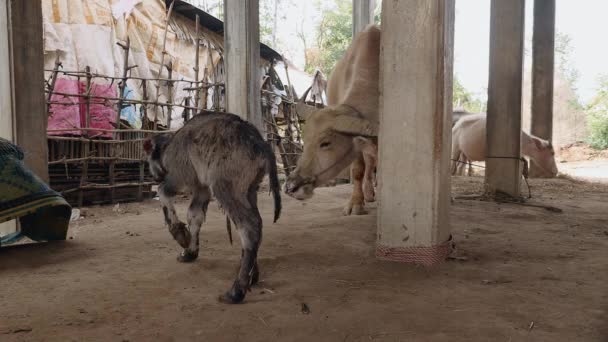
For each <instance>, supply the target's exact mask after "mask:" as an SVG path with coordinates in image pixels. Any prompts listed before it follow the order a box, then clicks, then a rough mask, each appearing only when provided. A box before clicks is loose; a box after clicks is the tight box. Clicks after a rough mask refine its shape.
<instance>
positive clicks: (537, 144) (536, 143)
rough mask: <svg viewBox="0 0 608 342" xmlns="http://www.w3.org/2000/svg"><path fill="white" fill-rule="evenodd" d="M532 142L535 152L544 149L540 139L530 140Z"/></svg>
mask: <svg viewBox="0 0 608 342" xmlns="http://www.w3.org/2000/svg"><path fill="white" fill-rule="evenodd" d="M532 141H534V145H535V146H536V149H537V150H539V151H540V150H542V149H543V148H544V146H543V142H542V141H541V140H540V139H538V138H532Z"/></svg>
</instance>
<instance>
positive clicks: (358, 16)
mask: <svg viewBox="0 0 608 342" xmlns="http://www.w3.org/2000/svg"><path fill="white" fill-rule="evenodd" d="M374 7H375V1H374V0H353V37H354V36H355V34H357V33H358V32H361V31H363V30H364V29H365V27H366V26H367V25H369V24H373V23H374Z"/></svg>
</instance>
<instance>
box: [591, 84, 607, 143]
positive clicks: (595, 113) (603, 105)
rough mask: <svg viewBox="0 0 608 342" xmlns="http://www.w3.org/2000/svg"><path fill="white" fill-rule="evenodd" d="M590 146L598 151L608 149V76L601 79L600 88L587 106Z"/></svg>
mask: <svg viewBox="0 0 608 342" xmlns="http://www.w3.org/2000/svg"><path fill="white" fill-rule="evenodd" d="M587 123H588V125H589V138H588V142H589V144H590V145H591V146H592V147H593V148H596V149H600V150H603V149H608V76H603V77H601V79H600V88H599V90H598V92H597V95H595V98H594V99H593V100H592V101H591V103H590V104H589V106H587Z"/></svg>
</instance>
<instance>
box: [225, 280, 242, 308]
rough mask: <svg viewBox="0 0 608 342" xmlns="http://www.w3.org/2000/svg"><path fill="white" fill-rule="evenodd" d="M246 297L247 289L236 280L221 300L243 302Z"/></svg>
mask: <svg viewBox="0 0 608 342" xmlns="http://www.w3.org/2000/svg"><path fill="white" fill-rule="evenodd" d="M244 299H245V290H244V289H242V288H241V287H240V286H239V283H238V280H237V281H235V282H234V284H233V285H232V288H230V290H229V291H228V292H226V293H224V294H223V295H221V296H220V298H219V300H220V302H221V303H224V304H241V303H243V300H244Z"/></svg>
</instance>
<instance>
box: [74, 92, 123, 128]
mask: <svg viewBox="0 0 608 342" xmlns="http://www.w3.org/2000/svg"><path fill="white" fill-rule="evenodd" d="M86 92H87V89H86V84H85V83H83V82H81V83H80V93H81V94H86ZM91 95H93V96H105V97H111V98H116V97H118V96H117V91H116V85H115V84H112V85H106V84H103V85H102V84H95V83H93V85H92V86H91ZM104 101H105V100H104V99H96V98H92V99H91V102H92V104H91V105H90V108H89V115H90V119H89V127H90V128H101V129H114V128H115V127H114V126H113V125H112V123H115V122H116V115H117V112H116V111H115V110H114V105H115V104H116V101H110V100H108V101H107V102H106V103H105V104H104V103H103V102H104ZM108 106H110V107H108ZM86 113H87V107H86V104H85V100H84V99H83V98H81V101H80V124H81V125H82V127H85V126H86ZM88 135H89V137H93V136H95V137H104V138H111V137H112V133H102V132H95V131H89V132H88Z"/></svg>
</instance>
